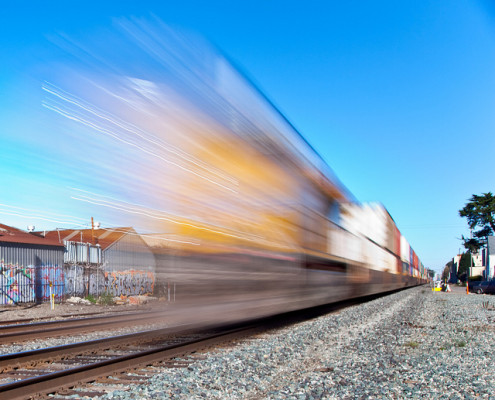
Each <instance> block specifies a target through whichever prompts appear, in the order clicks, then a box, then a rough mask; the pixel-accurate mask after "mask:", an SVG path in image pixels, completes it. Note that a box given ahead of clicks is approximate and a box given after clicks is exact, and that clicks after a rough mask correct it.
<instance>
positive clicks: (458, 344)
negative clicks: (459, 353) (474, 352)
mask: <svg viewBox="0 0 495 400" xmlns="http://www.w3.org/2000/svg"><path fill="white" fill-rule="evenodd" d="M466 344H467V343H466V342H465V341H464V340H458V341H457V342H455V345H456V346H457V347H466Z"/></svg>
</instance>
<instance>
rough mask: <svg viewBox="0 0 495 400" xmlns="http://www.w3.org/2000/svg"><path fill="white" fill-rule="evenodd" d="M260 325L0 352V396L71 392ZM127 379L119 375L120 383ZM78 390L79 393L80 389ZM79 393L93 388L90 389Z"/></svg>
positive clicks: (150, 333) (169, 331)
mask: <svg viewBox="0 0 495 400" xmlns="http://www.w3.org/2000/svg"><path fill="white" fill-rule="evenodd" d="M259 329H260V326H259V325H250V326H242V327H236V328H232V329H227V330H225V329H223V330H221V331H217V332H215V333H211V330H210V331H209V332H205V331H201V332H191V331H189V330H188V327H186V326H182V327H175V328H173V329H170V328H169V329H162V330H157V331H148V332H140V333H138V334H133V335H125V336H120V337H114V338H109V339H104V340H99V341H92V342H83V343H78V344H74V345H68V346H60V347H59V348H48V349H41V350H35V351H30V352H24V353H16V354H10V355H6V356H2V357H0V365H1V368H2V370H3V372H2V374H1V375H0V379H3V380H6V379H10V380H11V382H9V383H4V384H2V385H0V398H2V399H10V400H15V399H29V398H35V397H40V396H43V395H46V394H48V393H53V392H61V393H62V394H63V393H65V394H71V389H70V388H71V387H72V386H74V385H80V384H81V383H82V382H88V381H93V380H96V379H98V378H100V381H101V379H103V380H104V381H105V377H107V376H112V377H113V376H115V375H116V374H119V373H121V372H123V371H128V370H130V369H132V370H138V371H139V369H140V368H146V367H147V366H149V365H152V364H155V363H165V365H166V366H168V367H183V366H185V365H187V361H183V360H182V361H176V360H173V358H174V357H178V356H184V355H186V354H188V353H191V352H194V351H196V350H198V349H200V348H205V347H208V346H212V345H214V344H217V343H219V342H225V341H228V340H232V339H234V338H238V337H239V336H245V335H249V334H252V333H253V332H255V331H257V330H259ZM143 379H146V377H145V376H144V375H143V376H142V377H141V379H140V380H139V381H142V380H143ZM128 380H129V379H128V378H127V380H126V379H125V378H124V382H127V381H128ZM133 380H134V381H136V378H133ZM107 382H108V380H107ZM110 382H111V383H113V384H115V383H120V384H121V383H122V382H123V381H122V379H121V380H120V381H119V380H118V379H115V378H113V379H112V380H111V381H110ZM77 393H78V394H79V395H81V396H82V394H81V392H80V391H78V392H77ZM98 394H99V395H102V394H104V392H101V391H100V392H99V393H98ZM84 395H91V396H95V395H97V393H96V392H95V389H94V388H93V389H91V390H90V391H89V392H88V391H87V390H86V393H85V394H84Z"/></svg>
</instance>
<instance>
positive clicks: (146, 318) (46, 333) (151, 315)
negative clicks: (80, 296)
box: [0, 311, 165, 344]
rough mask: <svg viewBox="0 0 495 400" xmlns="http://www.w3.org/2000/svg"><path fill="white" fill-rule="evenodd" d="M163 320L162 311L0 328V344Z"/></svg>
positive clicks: (3, 326)
mask: <svg viewBox="0 0 495 400" xmlns="http://www.w3.org/2000/svg"><path fill="white" fill-rule="evenodd" d="M164 318H165V316H164V313H163V311H148V312H144V313H143V312H136V313H126V314H118V315H104V316H98V317H89V318H74V319H65V320H60V321H47V322H35V323H28V324H16V325H2V326H0V344H6V343H12V342H16V343H19V342H23V341H32V340H35V339H40V338H47V337H57V336H68V335H72V334H81V333H86V332H92V331H95V330H104V329H116V328H120V327H128V326H130V325H132V324H135V325H138V324H141V325H143V324H147V323H160V322H163V319H164Z"/></svg>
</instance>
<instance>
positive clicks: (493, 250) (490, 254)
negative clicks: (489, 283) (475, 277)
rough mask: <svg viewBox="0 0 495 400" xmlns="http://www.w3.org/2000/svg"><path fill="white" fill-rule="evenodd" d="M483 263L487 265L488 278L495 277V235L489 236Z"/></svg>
mask: <svg viewBox="0 0 495 400" xmlns="http://www.w3.org/2000/svg"><path fill="white" fill-rule="evenodd" d="M483 264H484V265H485V266H486V279H487V280H489V279H493V278H494V277H495V236H488V240H487V245H486V249H484V253H483Z"/></svg>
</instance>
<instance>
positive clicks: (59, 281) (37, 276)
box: [0, 261, 64, 304]
mask: <svg viewBox="0 0 495 400" xmlns="http://www.w3.org/2000/svg"><path fill="white" fill-rule="evenodd" d="M50 284H51V287H50ZM51 293H53V294H54V295H55V300H56V301H60V300H62V297H63V295H64V271H63V268H61V267H59V266H58V265H44V264H42V265H40V266H38V267H35V266H34V265H28V266H22V265H18V264H11V263H5V262H4V261H0V304H18V303H31V302H36V301H41V302H46V301H49V300H50V294H51Z"/></svg>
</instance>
